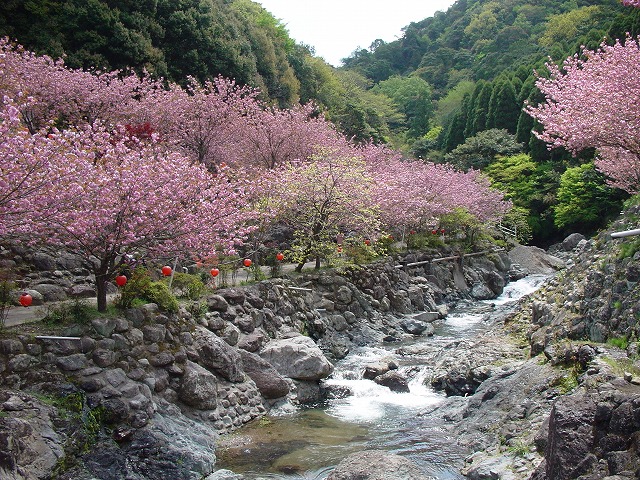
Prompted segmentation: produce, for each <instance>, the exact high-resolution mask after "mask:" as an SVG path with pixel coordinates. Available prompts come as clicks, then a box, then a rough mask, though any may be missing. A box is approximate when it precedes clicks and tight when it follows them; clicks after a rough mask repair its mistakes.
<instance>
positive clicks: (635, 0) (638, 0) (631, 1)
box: [622, 0, 640, 8]
mask: <svg viewBox="0 0 640 480" xmlns="http://www.w3.org/2000/svg"><path fill="white" fill-rule="evenodd" d="M622 4H623V5H626V6H628V7H639V8H640V0H622Z"/></svg>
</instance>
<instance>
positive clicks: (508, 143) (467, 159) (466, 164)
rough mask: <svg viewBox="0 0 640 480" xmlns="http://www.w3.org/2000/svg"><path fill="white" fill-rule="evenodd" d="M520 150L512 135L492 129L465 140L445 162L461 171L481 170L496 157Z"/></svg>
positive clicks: (519, 145) (447, 156) (446, 156)
mask: <svg viewBox="0 0 640 480" xmlns="http://www.w3.org/2000/svg"><path fill="white" fill-rule="evenodd" d="M521 150H522V145H521V144H519V143H518V142H516V139H515V136H514V135H511V134H510V133H508V132H507V131H506V130H500V129H495V128H493V129H490V130H485V131H483V132H480V133H478V134H477V135H475V136H473V137H470V138H467V139H466V140H465V142H464V143H463V144H461V145H459V146H457V147H456V148H455V149H454V150H452V151H451V153H448V154H447V155H445V161H446V162H447V163H451V164H453V165H455V166H457V167H458V168H461V169H463V170H468V169H470V168H475V169H480V170H482V169H483V168H485V167H486V166H487V165H489V164H490V163H491V162H493V161H494V159H495V158H496V157H497V156H498V155H513V154H514V153H517V152H519V151H521Z"/></svg>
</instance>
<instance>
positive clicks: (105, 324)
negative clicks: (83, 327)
mask: <svg viewBox="0 0 640 480" xmlns="http://www.w3.org/2000/svg"><path fill="white" fill-rule="evenodd" d="M91 326H92V327H93V329H94V330H95V331H96V333H97V334H98V335H100V336H103V337H108V336H110V335H111V334H112V333H113V331H114V330H115V329H116V321H115V319H114V318H94V319H93V320H91Z"/></svg>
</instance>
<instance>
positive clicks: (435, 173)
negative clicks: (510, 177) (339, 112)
mask: <svg viewBox="0 0 640 480" xmlns="http://www.w3.org/2000/svg"><path fill="white" fill-rule="evenodd" d="M361 153H362V155H363V156H364V158H365V161H366V164H367V169H368V171H369V173H370V175H371V176H372V177H373V179H374V181H375V186H374V188H373V193H372V199H373V202H375V203H376V204H377V205H378V206H379V207H380V212H381V219H382V222H383V224H384V225H385V226H386V228H390V229H392V230H396V231H398V232H399V233H400V234H401V235H402V234H403V233H404V232H405V231H406V229H409V228H411V229H413V228H415V229H421V228H432V227H433V226H435V225H437V224H438V223H439V221H440V218H442V217H443V216H444V215H447V214H450V213H451V212H453V211H455V210H456V209H463V210H465V211H467V212H468V213H469V214H471V215H473V216H474V217H475V218H476V219H477V220H478V221H480V222H483V223H491V222H495V221H497V220H498V219H499V218H501V217H502V216H503V215H504V214H505V213H506V212H507V211H508V210H509V209H510V207H511V205H510V203H509V202H505V201H504V198H503V193H502V192H499V191H497V190H494V189H492V188H491V187H490V184H489V181H488V180H487V179H486V178H485V177H484V176H482V175H481V174H480V173H479V172H478V171H476V170H470V171H468V172H460V171H457V170H455V169H454V168H453V167H452V166H451V165H447V164H434V163H431V162H423V161H418V160H406V159H403V158H402V156H401V155H400V154H399V153H397V152H394V151H392V150H390V149H388V148H386V147H381V146H378V145H368V146H365V147H363V148H362V149H361Z"/></svg>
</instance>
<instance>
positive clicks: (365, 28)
mask: <svg viewBox="0 0 640 480" xmlns="http://www.w3.org/2000/svg"><path fill="white" fill-rule="evenodd" d="M255 1H256V2H257V3H260V4H261V5H262V6H263V7H264V8H265V9H266V10H268V11H269V12H271V13H272V14H273V16H274V17H276V18H278V19H280V20H281V21H282V23H284V24H285V25H286V26H287V30H289V35H290V36H291V37H292V38H293V39H295V40H296V41H297V42H298V43H304V44H306V45H310V46H312V47H314V48H315V51H316V56H319V57H323V58H324V59H325V61H326V62H327V63H330V64H331V65H334V66H339V65H340V59H342V58H345V57H348V56H349V55H351V53H352V52H353V51H354V50H355V49H356V48H358V47H360V48H368V47H369V45H371V43H373V41H374V40H376V39H378V38H380V39H382V40H384V41H385V42H392V41H393V40H396V38H399V37H400V36H402V28H403V27H406V26H407V25H409V24H410V23H411V22H418V21H420V20H424V19H425V18H427V17H432V16H433V14H434V13H435V12H436V11H438V10H441V11H446V10H447V9H448V8H449V7H450V6H451V5H453V4H454V3H455V1H456V0H255Z"/></svg>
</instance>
